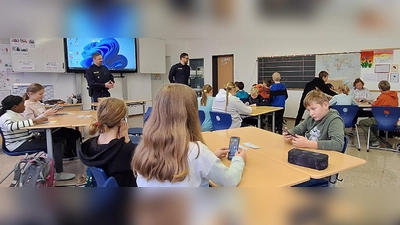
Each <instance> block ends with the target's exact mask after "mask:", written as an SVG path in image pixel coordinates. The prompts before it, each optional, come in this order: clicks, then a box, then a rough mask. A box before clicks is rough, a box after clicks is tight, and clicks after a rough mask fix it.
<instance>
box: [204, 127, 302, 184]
mask: <svg viewBox="0 0 400 225" xmlns="http://www.w3.org/2000/svg"><path fill="white" fill-rule="evenodd" d="M202 135H203V138H204V140H205V142H206V145H207V146H208V148H209V149H210V150H211V151H214V150H216V149H217V148H221V147H228V145H229V138H225V137H221V136H219V135H217V134H215V133H214V132H203V133H202ZM246 154H247V164H246V165H245V168H244V172H243V175H242V180H241V182H240V183H239V185H238V187H289V186H293V185H296V184H300V183H303V182H305V181H308V180H310V176H308V175H307V174H305V173H303V172H301V171H299V170H296V169H294V168H292V167H290V166H286V165H283V164H281V163H279V162H276V161H275V160H272V159H270V158H268V157H266V156H264V155H262V154H259V153H257V152H255V151H251V150H250V151H249V150H247V151H246ZM222 163H223V164H225V165H226V166H229V165H230V163H231V161H230V160H228V159H227V158H225V159H222ZM217 186H218V185H217Z"/></svg>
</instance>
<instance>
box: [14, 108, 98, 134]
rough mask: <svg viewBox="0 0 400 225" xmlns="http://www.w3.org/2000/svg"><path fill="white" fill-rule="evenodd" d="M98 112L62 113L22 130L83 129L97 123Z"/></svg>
mask: <svg viewBox="0 0 400 225" xmlns="http://www.w3.org/2000/svg"><path fill="white" fill-rule="evenodd" d="M96 116H97V115H96V111H93V110H87V111H61V112H59V113H57V114H56V115H54V116H50V117H48V119H49V121H48V122H47V123H43V124H36V125H34V126H30V127H24V128H21V129H48V128H58V127H82V126H89V125H90V124H91V123H93V122H94V121H96Z"/></svg>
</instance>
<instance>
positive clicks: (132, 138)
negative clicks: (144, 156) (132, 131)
mask: <svg viewBox="0 0 400 225" xmlns="http://www.w3.org/2000/svg"><path fill="white" fill-rule="evenodd" d="M129 139H130V140H131V142H132V143H133V144H135V145H138V144H139V142H140V140H141V139H142V138H141V137H140V136H129Z"/></svg>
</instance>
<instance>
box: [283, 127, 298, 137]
mask: <svg viewBox="0 0 400 225" xmlns="http://www.w3.org/2000/svg"><path fill="white" fill-rule="evenodd" d="M283 132H284V133H286V134H288V135H290V136H292V137H296V134H293V133H290V132H289V130H288V129H287V128H286V127H285V128H283Z"/></svg>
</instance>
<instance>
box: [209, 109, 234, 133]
mask: <svg viewBox="0 0 400 225" xmlns="http://www.w3.org/2000/svg"><path fill="white" fill-rule="evenodd" d="M210 116H211V122H212V126H213V130H226V129H229V128H230V127H231V124H232V116H231V114H229V113H223V112H210Z"/></svg>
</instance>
